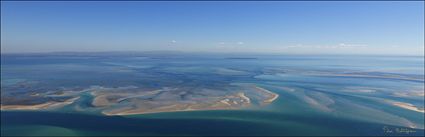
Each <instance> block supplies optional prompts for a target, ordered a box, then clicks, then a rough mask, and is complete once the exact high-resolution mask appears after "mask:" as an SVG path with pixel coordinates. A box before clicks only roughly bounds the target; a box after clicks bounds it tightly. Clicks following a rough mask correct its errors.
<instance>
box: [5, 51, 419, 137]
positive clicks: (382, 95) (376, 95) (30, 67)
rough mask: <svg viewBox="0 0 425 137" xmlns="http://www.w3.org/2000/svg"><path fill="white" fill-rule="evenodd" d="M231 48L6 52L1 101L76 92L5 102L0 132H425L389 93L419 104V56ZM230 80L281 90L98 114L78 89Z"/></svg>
mask: <svg viewBox="0 0 425 137" xmlns="http://www.w3.org/2000/svg"><path fill="white" fill-rule="evenodd" d="M231 57H235V55H232V56H231V55H140V56H100V55H99V56H98V55H96V56H78V57H75V56H53V55H42V56H41V55H38V56H29V55H2V62H1V63H2V64H1V84H2V87H1V91H2V104H3V98H4V97H9V96H12V97H18V96H24V95H27V94H28V93H29V92H31V93H32V92H36V93H40V94H43V93H47V92H50V91H57V90H64V91H67V90H70V89H72V90H76V91H80V90H81V91H82V92H81V93H79V96H80V98H79V99H78V100H76V101H75V102H74V103H72V104H70V105H67V106H64V107H61V108H55V109H48V110H37V111H9V110H8V111H2V112H1V135H401V136H406V135H407V136H408V135H424V113H423V112H418V111H413V110H408V109H405V108H401V107H398V106H395V105H393V104H392V103H391V102H403V103H409V104H412V105H414V106H415V107H417V108H419V109H420V108H422V109H423V108H424V98H423V92H424V59H423V57H392V56H264V55H241V56H237V57H247V58H231ZM248 57H249V58H248ZM230 83H254V84H256V85H257V86H260V87H262V88H265V89H267V90H270V91H272V92H274V93H277V94H279V98H278V99H277V100H275V101H274V102H273V103H271V104H269V105H267V106H253V107H247V108H242V109H240V110H210V111H187V112H166V113H153V114H141V115H127V116H104V115H102V114H101V113H100V109H99V108H95V107H93V106H92V105H91V101H92V99H93V97H92V95H90V94H89V91H85V90H83V89H87V88H88V87H92V86H102V87H126V86H144V87H150V88H158V87H178V86H193V87H201V88H202V87H216V86H222V85H226V84H230ZM17 85H21V86H17ZM420 93H422V95H420ZM43 99H44V98H43ZM43 99H38V100H36V101H40V100H43ZM384 128H385V129H390V130H394V132H392V133H388V132H386V131H387V130H384ZM396 129H405V130H409V131H411V132H409V133H405V132H395V130H396Z"/></svg>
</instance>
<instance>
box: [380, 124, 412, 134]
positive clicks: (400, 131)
mask: <svg viewBox="0 0 425 137" xmlns="http://www.w3.org/2000/svg"><path fill="white" fill-rule="evenodd" d="M382 130H383V131H384V133H385V134H411V133H415V132H416V131H415V130H412V129H409V128H399V127H388V126H384V127H383V128H382Z"/></svg>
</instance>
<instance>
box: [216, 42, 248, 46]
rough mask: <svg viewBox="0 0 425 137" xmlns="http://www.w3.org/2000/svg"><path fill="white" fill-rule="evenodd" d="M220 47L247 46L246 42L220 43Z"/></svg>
mask: <svg viewBox="0 0 425 137" xmlns="http://www.w3.org/2000/svg"><path fill="white" fill-rule="evenodd" d="M218 44H219V45H229V46H233V45H243V44H245V43H244V42H241V41H239V42H219V43H218Z"/></svg>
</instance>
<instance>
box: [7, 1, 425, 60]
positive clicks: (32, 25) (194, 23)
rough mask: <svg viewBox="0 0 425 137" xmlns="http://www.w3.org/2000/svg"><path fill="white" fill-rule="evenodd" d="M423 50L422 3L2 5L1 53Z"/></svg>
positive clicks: (419, 52)
mask: <svg viewBox="0 0 425 137" xmlns="http://www.w3.org/2000/svg"><path fill="white" fill-rule="evenodd" d="M58 51H60V52H62V51H76V52H102V51H184V52H228V53H273V54H275V53H279V54H280V53H281V54H374V55H375V54H376V55H421V56H423V55H424V2H423V1H416V2H412V1H410V2H394V1H392V2H391V1H387V2H372V1H366V2H325V1H321V2H308V1H304V2H285V1H281V2H279V1H275V2H188V1H186V2H184V1H180V2H178V1H174V2H165V1H162V2H141V1H139V2H137V1H133V2H112V1H104V2H102V1H92V2H83V1H73V2H70V1H68V2H64V1H62V2H46V1H45V2H42V1H40V2H36V1H34V2H11V1H9V2H4V1H2V2H1V53H21V52H58Z"/></svg>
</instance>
